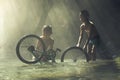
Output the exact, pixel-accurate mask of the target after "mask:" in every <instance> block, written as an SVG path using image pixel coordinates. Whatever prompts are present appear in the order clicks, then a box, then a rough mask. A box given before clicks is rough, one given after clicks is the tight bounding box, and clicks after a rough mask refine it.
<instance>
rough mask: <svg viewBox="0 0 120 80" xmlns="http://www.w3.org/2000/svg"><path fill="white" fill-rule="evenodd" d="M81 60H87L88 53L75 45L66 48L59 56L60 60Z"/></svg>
mask: <svg viewBox="0 0 120 80" xmlns="http://www.w3.org/2000/svg"><path fill="white" fill-rule="evenodd" d="M82 60H85V61H86V62H88V61H89V59H88V54H87V52H85V50H83V49H82V48H80V47H76V46H73V47H69V48H67V49H66V50H65V51H64V52H63V54H62V56H61V62H77V61H82Z"/></svg>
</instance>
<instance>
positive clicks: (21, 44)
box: [16, 34, 45, 64]
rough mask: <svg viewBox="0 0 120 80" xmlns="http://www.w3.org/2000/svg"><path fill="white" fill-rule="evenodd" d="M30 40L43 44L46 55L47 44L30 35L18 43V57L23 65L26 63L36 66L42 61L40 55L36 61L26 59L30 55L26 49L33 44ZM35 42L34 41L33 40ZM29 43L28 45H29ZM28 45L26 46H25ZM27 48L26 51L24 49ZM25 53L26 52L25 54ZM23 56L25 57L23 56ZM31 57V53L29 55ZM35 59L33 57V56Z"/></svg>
mask: <svg viewBox="0 0 120 80" xmlns="http://www.w3.org/2000/svg"><path fill="white" fill-rule="evenodd" d="M30 39H35V40H39V41H40V42H41V44H42V52H43V53H44V52H45V44H44V42H43V40H42V39H41V38H40V37H39V36H37V35H34V34H30V35H26V36H23V37H22V38H21V39H20V40H19V41H18V43H17V46H16V54H17V57H18V58H19V59H20V60H21V61H22V62H23V63H26V64H35V63H37V62H38V61H40V59H41V57H42V55H39V57H38V58H37V59H35V60H27V59H26V58H24V57H25V56H26V55H25V54H27V55H28V53H30V52H29V51H27V50H26V49H28V48H29V46H28V45H29V44H32V40H31V41H29V40H30ZM27 40H28V41H27ZM33 41H34V40H33ZM27 43H28V44H27ZM25 44H26V45H25ZM24 48H25V49H24ZM23 51H24V52H23ZM22 54H23V55H22ZM29 55H31V53H30V54H29ZM31 57H33V55H32V56H31Z"/></svg>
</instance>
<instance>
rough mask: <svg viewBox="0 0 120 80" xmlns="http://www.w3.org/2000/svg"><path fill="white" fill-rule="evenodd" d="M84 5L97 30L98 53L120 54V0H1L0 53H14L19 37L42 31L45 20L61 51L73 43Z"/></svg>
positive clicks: (103, 56)
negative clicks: (0, 51) (98, 39)
mask: <svg viewBox="0 0 120 80" xmlns="http://www.w3.org/2000/svg"><path fill="white" fill-rule="evenodd" d="M83 9H87V10H88V11H89V13H90V19H91V20H92V21H93V22H94V23H95V26H96V28H97V30H98V32H99V34H100V37H101V43H100V46H99V48H98V53H99V56H100V57H101V58H102V59H108V58H111V57H112V56H114V55H116V56H120V22H119V21H120V1H119V0H0V49H1V50H2V51H3V52H2V53H0V54H5V53H6V54H10V55H13V54H15V48H16V44H17V42H18V40H19V39H20V38H21V37H22V36H24V35H28V34H36V35H41V29H42V26H43V25H44V24H50V25H52V27H53V35H52V37H53V38H54V40H55V45H54V47H55V48H60V49H62V51H64V50H65V49H66V48H67V47H69V46H74V45H76V44H77V41H78V37H79V27H80V24H81V22H80V20H79V12H80V11H81V10H83ZM9 51H10V52H9ZM11 51H12V52H11ZM59 55H61V54H59Z"/></svg>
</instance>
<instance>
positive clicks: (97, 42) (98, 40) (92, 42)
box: [89, 36, 100, 46]
mask: <svg viewBox="0 0 120 80" xmlns="http://www.w3.org/2000/svg"><path fill="white" fill-rule="evenodd" d="M99 43H100V37H99V36H95V37H93V38H91V39H90V40H89V44H93V45H96V46H98V45H99Z"/></svg>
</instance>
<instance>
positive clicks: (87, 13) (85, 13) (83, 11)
mask: <svg viewBox="0 0 120 80" xmlns="http://www.w3.org/2000/svg"><path fill="white" fill-rule="evenodd" d="M79 15H83V16H84V17H87V18H89V12H88V11H87V10H82V11H81V12H80V14H79Z"/></svg>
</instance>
